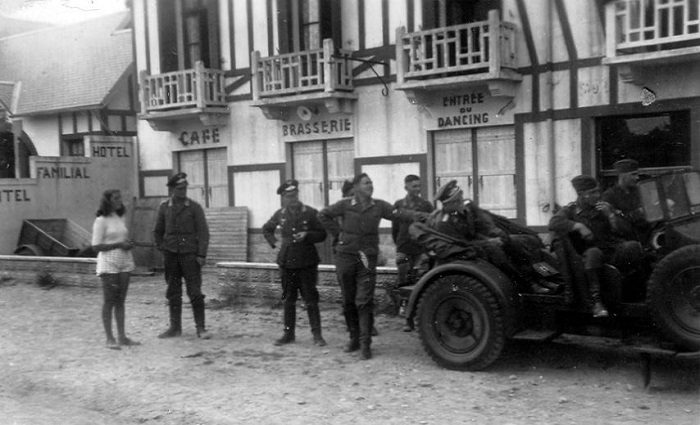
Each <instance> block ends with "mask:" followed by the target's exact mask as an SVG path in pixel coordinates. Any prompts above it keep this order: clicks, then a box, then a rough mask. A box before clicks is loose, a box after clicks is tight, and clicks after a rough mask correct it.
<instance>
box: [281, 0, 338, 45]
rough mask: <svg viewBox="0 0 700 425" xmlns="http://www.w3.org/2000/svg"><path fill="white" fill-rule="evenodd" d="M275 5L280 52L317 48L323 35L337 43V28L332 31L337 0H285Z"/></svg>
mask: <svg viewBox="0 0 700 425" xmlns="http://www.w3.org/2000/svg"><path fill="white" fill-rule="evenodd" d="M278 6H279V16H280V19H279V25H280V31H279V34H280V40H279V44H280V52H281V53H291V52H303V51H306V50H313V49H320V48H321V47H322V45H323V40H324V39H326V38H333V39H334V45H336V46H340V44H339V42H340V40H339V38H340V34H339V28H336V32H335V33H334V28H333V25H332V21H333V20H334V19H337V15H336V14H337V13H338V11H339V10H340V5H339V4H337V0H286V1H280V2H278Z"/></svg>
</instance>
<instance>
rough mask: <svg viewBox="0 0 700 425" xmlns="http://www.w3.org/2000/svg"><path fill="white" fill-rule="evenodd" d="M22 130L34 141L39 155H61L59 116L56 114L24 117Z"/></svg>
mask: <svg viewBox="0 0 700 425" xmlns="http://www.w3.org/2000/svg"><path fill="white" fill-rule="evenodd" d="M70 128H72V124H71V127H70ZM22 130H23V131H24V132H25V133H26V134H27V136H29V138H30V139H31V141H32V143H34V147H35V148H36V151H37V153H38V154H39V155H43V156H58V155H59V153H60V145H59V131H58V118H57V117H56V116H54V115H52V116H36V117H34V116H31V117H23V118H22Z"/></svg>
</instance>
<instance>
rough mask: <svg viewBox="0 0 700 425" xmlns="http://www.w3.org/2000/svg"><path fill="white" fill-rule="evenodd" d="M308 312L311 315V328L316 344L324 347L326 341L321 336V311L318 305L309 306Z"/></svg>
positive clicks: (307, 307)
mask: <svg viewBox="0 0 700 425" xmlns="http://www.w3.org/2000/svg"><path fill="white" fill-rule="evenodd" d="M306 312H307V313H308V314H309V326H310V327H311V334H312V335H313V336H314V344H315V345H318V346H319V347H324V346H325V345H326V340H325V339H323V336H322V335H321V311H320V310H319V308H318V304H309V305H307V306H306Z"/></svg>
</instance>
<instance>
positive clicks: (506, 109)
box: [426, 88, 513, 130]
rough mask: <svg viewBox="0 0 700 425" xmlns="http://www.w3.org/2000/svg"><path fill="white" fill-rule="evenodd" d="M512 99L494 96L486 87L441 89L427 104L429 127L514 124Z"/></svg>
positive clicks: (427, 125)
mask: <svg viewBox="0 0 700 425" xmlns="http://www.w3.org/2000/svg"><path fill="white" fill-rule="evenodd" d="M512 106H513V104H512V99H510V98H507V97H492V96H491V95H490V94H489V92H488V90H487V89H486V88H483V89H478V90H471V91H461V92H460V91H450V92H438V93H435V94H434V95H432V96H431V97H430V100H429V102H428V103H427V104H426V109H427V111H428V112H429V115H430V117H431V119H429V120H427V121H426V128H427V129H428V130H448V129H452V128H465V127H485V126H494V125H503V124H512V123H513V112H512V110H513V108H512Z"/></svg>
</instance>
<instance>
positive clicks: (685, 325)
mask: <svg viewBox="0 0 700 425" xmlns="http://www.w3.org/2000/svg"><path fill="white" fill-rule="evenodd" d="M647 305H648V306H649V309H650V311H651V316H652V319H653V320H654V324H655V325H656V326H657V327H658V328H659V330H660V331H661V332H662V334H663V335H664V336H665V337H666V338H668V339H670V340H671V341H673V342H675V343H677V344H678V345H680V346H681V347H683V348H685V349H687V350H692V351H695V350H700V245H688V246H684V247H682V248H680V249H677V250H675V251H673V252H672V253H670V254H669V255H667V256H666V257H664V258H663V259H662V260H661V261H659V263H658V264H657V265H656V268H655V269H654V272H653V273H652V274H651V277H650V278H649V287H648V288H647Z"/></svg>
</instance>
